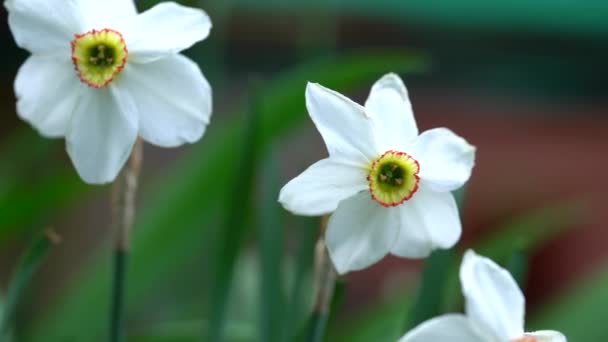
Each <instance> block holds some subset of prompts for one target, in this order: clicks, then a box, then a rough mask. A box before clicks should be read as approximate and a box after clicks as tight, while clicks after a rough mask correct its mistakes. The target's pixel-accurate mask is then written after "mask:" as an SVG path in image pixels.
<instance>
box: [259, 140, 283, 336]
mask: <svg viewBox="0 0 608 342" xmlns="http://www.w3.org/2000/svg"><path fill="white" fill-rule="evenodd" d="M260 178H261V185H262V189H261V192H262V200H261V206H262V208H261V210H260V211H259V212H260V217H259V218H258V220H259V224H258V239H259V251H260V252H259V254H260V264H261V269H262V272H261V277H260V283H261V284H260V296H259V298H260V303H259V307H260V315H259V316H260V341H265V342H278V341H280V340H281V337H282V336H284V334H285V333H284V332H283V329H285V323H286V316H285V312H286V310H285V304H286V299H285V294H284V293H283V292H284V291H283V284H284V279H283V274H282V272H281V270H282V267H283V265H282V262H281V261H282V260H283V235H284V227H283V226H282V225H281V222H280V221H281V216H282V214H283V209H282V208H281V207H280V206H279V204H278V202H277V194H278V193H279V185H278V179H279V176H278V165H277V161H276V158H275V155H274V154H273V153H272V152H271V153H270V156H269V157H268V158H266V160H265V161H264V163H263V165H262V167H261V177H260Z"/></svg>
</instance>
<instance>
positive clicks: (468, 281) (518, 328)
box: [400, 250, 566, 342]
mask: <svg viewBox="0 0 608 342" xmlns="http://www.w3.org/2000/svg"><path fill="white" fill-rule="evenodd" d="M460 283H461V285H462V292H463V294H464V297H465V301H466V302H465V311H466V315H462V314H447V315H443V316H439V317H436V318H433V319H431V320H428V321H426V322H424V323H422V324H420V325H419V326H417V327H416V328H414V329H413V330H412V331H410V332H409V333H408V334H406V335H405V336H403V337H402V338H401V340H400V342H566V337H565V336H564V335H562V334H561V333H560V332H557V331H549V330H546V331H536V332H532V333H524V313H525V298H524V296H523V294H522V293H521V290H520V289H519V287H518V286H517V283H516V282H515V280H514V279H513V277H511V274H509V272H507V271H506V270H505V269H503V268H501V267H500V266H498V265H497V264H496V263H494V262H493V261H492V260H490V259H488V258H485V257H482V256H479V255H477V254H475V252H473V251H471V250H468V251H467V252H466V253H465V255H464V259H463V261H462V265H461V266H460Z"/></svg>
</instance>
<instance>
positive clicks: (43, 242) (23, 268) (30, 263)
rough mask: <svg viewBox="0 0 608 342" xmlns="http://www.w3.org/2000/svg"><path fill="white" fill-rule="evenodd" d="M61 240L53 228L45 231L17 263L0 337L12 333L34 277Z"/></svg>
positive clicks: (0, 323)
mask: <svg viewBox="0 0 608 342" xmlns="http://www.w3.org/2000/svg"><path fill="white" fill-rule="evenodd" d="M60 240H61V239H60V237H59V236H58V235H56V233H55V232H53V231H52V230H47V231H45V232H44V234H42V236H40V237H38V238H37V239H36V240H35V241H34V242H33V243H32V244H31V246H30V247H29V248H28V250H27V252H26V253H25V254H24V255H23V257H22V258H21V260H20V261H19V263H18V264H17V267H16V268H15V271H14V272H13V275H12V277H11V280H10V283H9V286H8V292H7V296H6V304H5V305H4V311H3V314H2V320H1V321H0V337H6V336H8V335H11V333H12V331H13V328H14V327H13V325H14V322H15V315H16V313H17V307H18V305H19V303H20V301H21V299H22V298H23V295H24V293H25V291H26V290H27V287H28V285H29V283H30V281H31V280H32V277H33V276H34V274H35V273H36V271H37V270H38V268H39V267H40V265H41V264H42V262H43V261H44V258H45V257H46V255H47V254H48V252H49V250H50V248H51V246H53V245H55V244H57V243H59V242H60Z"/></svg>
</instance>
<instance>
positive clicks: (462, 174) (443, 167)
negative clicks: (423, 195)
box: [411, 128, 475, 191]
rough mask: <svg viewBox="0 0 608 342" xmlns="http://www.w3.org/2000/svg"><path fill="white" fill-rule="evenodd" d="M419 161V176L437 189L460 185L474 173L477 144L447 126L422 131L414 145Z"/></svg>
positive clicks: (454, 187)
mask: <svg viewBox="0 0 608 342" xmlns="http://www.w3.org/2000/svg"><path fill="white" fill-rule="evenodd" d="M411 152H412V156H413V157H414V158H416V160H418V162H419V163H420V178H421V180H422V181H423V182H425V183H426V184H427V185H428V186H430V187H431V188H432V189H433V190H435V191H452V190H456V189H458V188H460V187H461V186H462V185H463V184H464V183H465V182H466V181H467V180H469V177H470V176H471V170H472V169H473V165H474V164H475V147H474V146H472V145H469V143H467V142H466V140H464V139H463V138H461V137H459V136H458V135H456V134H454V133H453V132H452V131H450V130H449V129H447V128H435V129H431V130H428V131H425V132H424V133H422V134H421V135H420V136H419V137H418V138H416V140H415V141H414V144H413V145H412V146H411Z"/></svg>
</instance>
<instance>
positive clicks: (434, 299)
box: [405, 250, 454, 331]
mask: <svg viewBox="0 0 608 342" xmlns="http://www.w3.org/2000/svg"><path fill="white" fill-rule="evenodd" d="M453 259H454V253H453V251H451V250H436V251H434V252H433V253H432V254H431V255H430V256H429V257H428V258H427V259H426V260H425V262H424V269H423V271H422V276H421V280H420V284H419V285H418V292H417V295H416V302H415V303H414V305H413V307H412V308H411V313H410V315H409V316H410V317H409V318H410V319H409V322H408V324H407V326H406V329H405V331H407V330H409V329H412V328H413V327H415V326H416V325H418V324H420V323H422V322H424V321H426V320H427V319H430V318H433V317H435V316H438V315H439V314H441V308H442V307H443V300H444V298H443V294H444V293H445V285H446V282H447V279H448V273H449V271H450V266H451V265H452V262H453Z"/></svg>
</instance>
